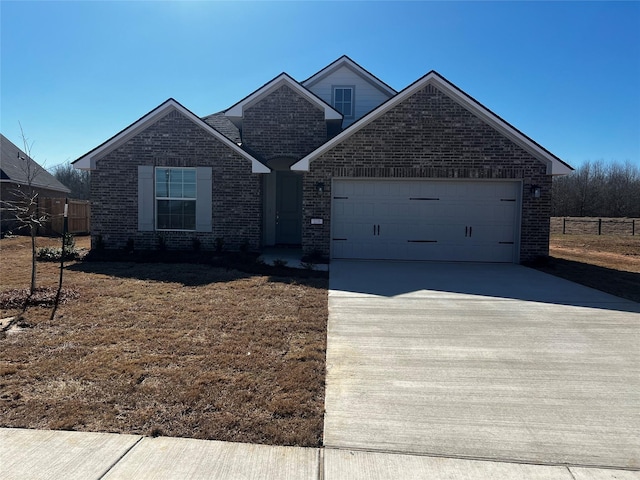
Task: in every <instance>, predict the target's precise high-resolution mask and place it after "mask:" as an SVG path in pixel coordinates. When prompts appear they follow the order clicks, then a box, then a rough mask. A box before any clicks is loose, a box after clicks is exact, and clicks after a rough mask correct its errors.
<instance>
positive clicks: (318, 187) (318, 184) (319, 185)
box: [316, 182, 324, 195]
mask: <svg viewBox="0 0 640 480" xmlns="http://www.w3.org/2000/svg"><path fill="white" fill-rule="evenodd" d="M316 190H317V191H318V194H320V195H322V193H323V192H324V183H323V182H316Z"/></svg>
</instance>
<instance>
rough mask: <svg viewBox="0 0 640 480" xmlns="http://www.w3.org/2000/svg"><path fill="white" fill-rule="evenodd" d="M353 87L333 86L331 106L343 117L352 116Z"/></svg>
mask: <svg viewBox="0 0 640 480" xmlns="http://www.w3.org/2000/svg"><path fill="white" fill-rule="evenodd" d="M354 90H355V87H342V86H341V87H333V107H334V108H335V109H336V110H338V111H339V112H340V113H341V114H342V115H344V117H345V118H353V115H354V111H353V110H354V108H353V96H354V95H353V93H354Z"/></svg>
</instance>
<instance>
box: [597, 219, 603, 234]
mask: <svg viewBox="0 0 640 480" xmlns="http://www.w3.org/2000/svg"><path fill="white" fill-rule="evenodd" d="M598 235H602V219H601V218H599V219H598Z"/></svg>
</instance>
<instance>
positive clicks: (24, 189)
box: [0, 134, 71, 232]
mask: <svg viewBox="0 0 640 480" xmlns="http://www.w3.org/2000/svg"><path fill="white" fill-rule="evenodd" d="M70 193H71V190H69V189H68V188H67V187H65V186H64V185H63V184H62V183H60V182H59V181H58V180H57V179H56V177H54V176H53V175H51V174H50V173H49V172H47V171H46V170H45V169H44V168H42V167H41V166H40V165H39V164H38V163H37V162H35V161H34V160H33V159H32V158H31V157H29V155H27V154H26V153H25V152H23V151H22V150H21V149H19V148H18V147H17V146H16V145H15V144H14V143H13V142H11V141H10V140H9V139H8V138H7V137H5V136H4V135H2V134H0V200H1V201H2V205H1V207H2V208H0V216H1V218H2V221H1V227H0V228H1V230H2V231H3V232H5V231H7V230H13V229H15V228H16V227H18V226H19V225H18V224H17V223H16V221H15V219H14V217H13V215H12V214H11V213H10V211H9V210H10V208H9V207H10V204H12V203H16V202H22V201H24V200H25V195H26V197H27V198H31V197H33V196H35V195H37V196H38V198H64V197H66V196H68V195H69V194H70Z"/></svg>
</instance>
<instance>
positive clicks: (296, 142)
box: [242, 85, 327, 160]
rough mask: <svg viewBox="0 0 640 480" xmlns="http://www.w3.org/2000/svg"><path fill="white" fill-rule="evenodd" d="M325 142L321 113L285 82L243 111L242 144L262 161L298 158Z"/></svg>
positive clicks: (322, 114) (324, 126)
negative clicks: (278, 158)
mask: <svg viewBox="0 0 640 480" xmlns="http://www.w3.org/2000/svg"><path fill="white" fill-rule="evenodd" d="M326 141H327V126H326V122H325V120H324V112H323V111H322V110H320V109H319V108H317V107H316V106H314V105H313V104H312V103H311V102H309V100H307V99H306V98H304V97H302V96H300V95H299V94H297V93H296V92H294V91H293V90H292V89H291V88H289V87H288V86H286V85H283V86H282V87H280V88H278V89H277V90H275V91H273V92H272V93H270V94H269V95H267V96H266V97H265V98H263V99H262V100H260V101H259V102H258V103H256V104H255V105H252V106H251V107H249V108H247V109H246V110H245V111H244V118H243V120H242V143H243V145H244V146H245V147H246V148H248V149H249V150H250V151H251V152H255V153H256V154H258V155H259V156H261V157H262V158H263V159H265V160H270V159H272V158H277V157H291V158H297V159H300V158H302V157H303V156H305V155H306V154H307V153H310V152H312V151H313V150H315V149H316V148H317V147H319V146H320V145H322V144H323V143H324V142H326Z"/></svg>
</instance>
